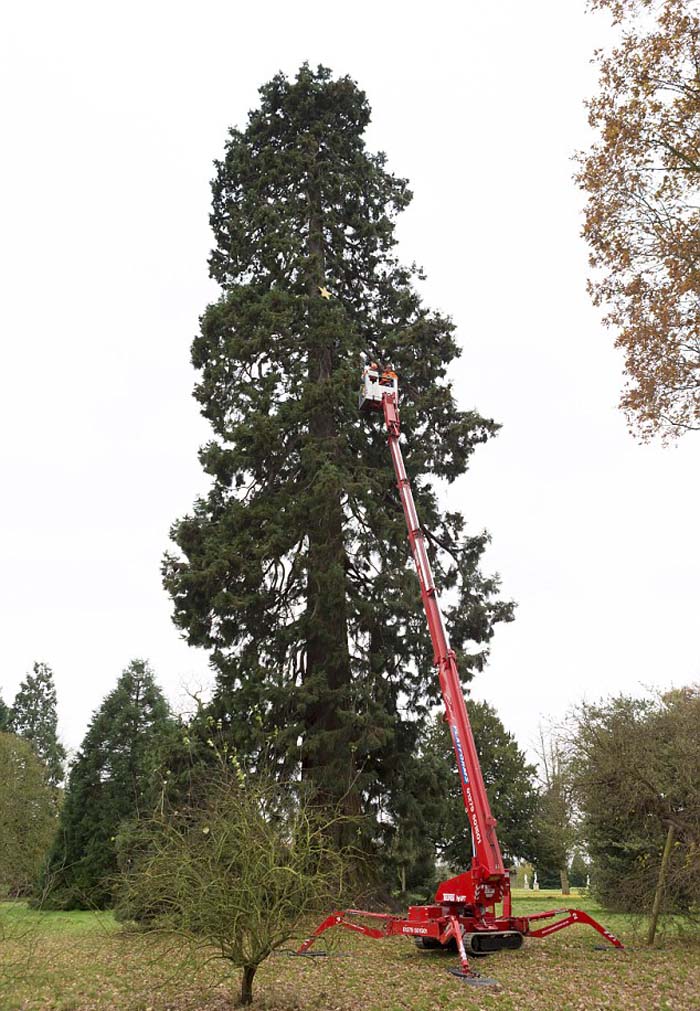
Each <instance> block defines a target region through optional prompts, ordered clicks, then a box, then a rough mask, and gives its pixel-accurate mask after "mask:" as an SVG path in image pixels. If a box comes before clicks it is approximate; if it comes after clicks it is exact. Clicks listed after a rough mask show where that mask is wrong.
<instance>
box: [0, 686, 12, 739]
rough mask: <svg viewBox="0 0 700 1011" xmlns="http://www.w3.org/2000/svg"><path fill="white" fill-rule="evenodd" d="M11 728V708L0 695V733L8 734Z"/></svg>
mask: <svg viewBox="0 0 700 1011" xmlns="http://www.w3.org/2000/svg"><path fill="white" fill-rule="evenodd" d="M9 726H10V707H9V706H8V705H6V704H5V700H4V699H3V697H2V695H0V733H2V732H6V731H7V730H8V728H9Z"/></svg>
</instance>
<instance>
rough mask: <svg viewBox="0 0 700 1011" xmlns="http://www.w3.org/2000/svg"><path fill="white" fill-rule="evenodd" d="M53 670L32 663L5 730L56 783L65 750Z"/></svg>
mask: <svg viewBox="0 0 700 1011" xmlns="http://www.w3.org/2000/svg"><path fill="white" fill-rule="evenodd" d="M56 702H57V700H56V686H55V684H54V680H53V671H52V670H51V668H50V667H49V665H48V664H46V663H35V664H34V668H33V673H32V674H28V675H27V677H26V678H25V680H24V681H23V682H22V684H21V685H20V686H19V691H18V692H17V694H16V696H15V700H14V703H13V705H12V709H11V711H10V721H9V727H8V729H9V730H10V731H11V732H12V733H13V734H17V736H18V737H23V738H24V740H25V741H29V743H30V744H31V745H32V747H33V748H34V750H35V752H36V753H37V755H38V756H39V758H40V759H41V761H42V762H43V763H44V764H45V766H46V768H47V770H48V776H49V782H50V783H51V784H52V785H53V786H57V785H58V784H59V783H60V782H61V781H62V780H63V776H64V762H65V760H66V751H65V748H64V747H63V745H62V744H61V742H60V741H59V739H58V713H57V711H56Z"/></svg>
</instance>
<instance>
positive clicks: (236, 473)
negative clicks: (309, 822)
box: [164, 65, 512, 811]
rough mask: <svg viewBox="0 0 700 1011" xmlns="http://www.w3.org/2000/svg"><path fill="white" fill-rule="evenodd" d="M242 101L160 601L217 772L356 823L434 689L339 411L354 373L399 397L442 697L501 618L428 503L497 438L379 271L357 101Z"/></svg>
mask: <svg viewBox="0 0 700 1011" xmlns="http://www.w3.org/2000/svg"><path fill="white" fill-rule="evenodd" d="M260 95H261V102H260V106H259V108H258V109H256V110H255V111H253V112H252V113H251V114H250V116H249V120H248V124H247V126H246V127H245V129H244V130H242V131H240V130H236V129H234V130H231V133H230V139H229V141H228V143H227V146H226V154H225V157H224V159H223V160H222V161H221V162H219V163H217V166H216V178H215V180H214V182H213V212H212V216H211V223H212V227H213V230H214V235H215V240H216V245H215V248H214V251H213V253H212V256H211V260H210V267H211V274H212V276H213V277H214V278H215V279H216V281H217V282H218V283H219V285H220V287H221V296H220V298H219V300H218V301H217V302H215V303H214V304H212V305H210V306H209V307H208V309H207V310H206V312H205V314H204V316H203V318H202V325H201V333H200V335H199V336H198V337H196V339H195V341H194V343H193V347H192V359H193V363H194V365H195V367H196V368H197V369H198V370H199V371H200V373H201V378H200V382H199V385H198V386H197V388H196V392H195V396H196V398H197V399H198V401H199V402H200V404H201V410H202V413H203V414H204V416H205V417H206V418H207V419H208V420H209V422H210V423H211V426H212V429H213V433H214V438H213V439H212V441H211V442H210V443H209V444H208V445H206V446H205V447H204V448H203V449H202V451H201V462H202V465H203V467H204V469H205V471H206V472H207V474H208V475H209V476H210V477H211V480H212V485H211V490H210V492H209V494H208V495H207V496H206V497H204V498H201V499H198V500H197V501H196V503H195V506H194V510H193V513H192V515H189V516H185V517H184V518H183V519H181V520H179V521H178V522H177V523H175V525H174V526H173V528H172V532H171V533H172V538H173V540H174V542H175V544H176V545H177V548H178V549H179V551H178V552H176V553H173V554H172V555H170V556H168V557H166V559H165V563H164V582H165V586H166V588H167V590H168V591H169V593H170V594H171V596H172V599H173V602H174V620H175V622H176V624H177V625H178V626H179V627H180V628H182V629H184V630H185V631H186V633H187V638H188V641H189V642H190V643H192V644H194V645H197V646H203V647H206V648H207V649H208V650H209V651H210V653H211V660H212V664H213V666H214V668H215V670H216V672H217V681H216V691H215V697H214V700H213V704H212V707H211V709H210V715H213V717H214V718H215V720H216V721H220V722H221V724H222V726H223V732H224V733H225V734H227V735H228V737H229V739H230V740H232V741H233V743H234V745H235V747H236V748H237V750H238V754H239V756H240V757H241V759H242V760H244V761H247V762H248V763H250V764H257V765H260V764H264V765H265V766H268V767H269V766H272V767H273V768H276V769H277V770H278V771H279V773H280V774H281V775H290V774H293V773H295V772H296V771H297V770H298V769H299V767H301V769H302V771H303V775H304V777H305V778H306V779H307V780H309V781H311V782H312V783H313V784H314V785H315V786H316V787H317V789H318V790H319V793H320V795H321V796H322V797H324V798H326V799H327V800H329V801H333V802H338V801H339V800H340V799H341V798H344V807H345V810H349V811H355V810H357V809H358V807H359V805H360V798H361V797H362V798H364V800H365V802H366V803H368V804H369V806H370V808H376V807H377V806H378V805H379V803H380V798H385V797H386V796H387V791H388V796H389V797H390V798H391V796H393V795H394V794H396V793H397V791H398V792H400V790H401V787H400V785H399V780H400V777H401V769H402V764H403V763H404V761H405V760H406V758H407V756H408V755H410V754H411V752H412V750H413V748H414V747H415V745H416V741H417V735H418V729H419V722H420V719H421V717H422V716H423V715H424V714H425V713H427V712H428V710H429V707H430V705H431V703H433V702H434V701H435V699H436V693H437V678H436V676H435V674H434V672H433V666H432V660H433V654H432V648H431V645H430V640H429V637H428V633H427V629H426V624H425V619H424V617H423V613H422V610H421V604H420V596H419V588H418V583H417V580H416V576H415V573H414V572H413V569H412V565H411V564H410V560H409V551H408V545H407V540H406V531H405V525H404V519H403V514H402V511H401V507H400V502H399V498H398V494H397V491H396V487H395V479H394V476H393V472H392V469H391V463H390V458H389V452H388V449H387V446H386V439H385V435H384V432H383V431H382V426H381V425H380V424H378V423H375V424H372V423H368V422H367V421H366V420H365V419H363V418H361V417H360V416H359V414H358V411H357V388H358V383H359V370H360V365H361V357H362V355H363V354H365V353H369V354H370V355H371V356H372V357H373V358H375V359H376V360H378V361H380V362H381V363H383V364H387V363H392V364H393V366H394V368H395V369H396V371H397V372H398V373H399V376H400V379H401V394H402V401H401V416H402V425H403V431H404V432H405V447H404V448H405V454H406V462H407V467H408V470H409V473H410V474H411V476H412V478H413V482H414V489H415V494H416V499H417V504H418V508H419V511H420V515H421V519H422V521H423V523H424V525H425V527H426V530H427V537H428V543H429V549H430V551H431V555H432V560H433V563H434V566H435V570H436V578H437V581H438V583H439V584H440V585H441V586H443V587H445V588H449V589H450V590H451V594H450V600H451V605H450V606H449V607H448V609H447V625H448V628H449V631H450V635H451V639H452V643H453V646H454V647H455V648H456V649H457V651H458V653H459V654H460V661H461V669H462V673H463V676H464V677H465V678H469V677H471V675H472V672H473V671H474V670H478V669H481V667H482V665H483V663H484V661H485V657H486V648H487V646H486V644H487V643H488V641H489V639H490V638H491V636H492V634H493V629H494V625H495V623H496V622H498V621H503V620H509V619H510V617H511V612H512V608H511V605H509V604H506V603H503V602H501V601H499V600H498V599H497V592H498V580H497V579H495V578H487V577H484V576H483V575H482V574H481V573H480V571H479V561H480V556H481V554H482V551H483V549H484V546H485V544H486V541H487V535H486V534H485V533H483V532H482V533H477V534H475V535H468V534H467V533H466V528H465V526H466V525H465V519H464V517H463V516H462V515H461V514H460V513H458V512H446V511H444V510H442V509H441V508H440V507H439V504H438V497H437V494H436V490H435V484H434V482H435V479H440V480H443V481H448V482H451V481H454V480H455V479H456V478H457V477H459V476H460V475H462V474H463V473H464V472H465V470H466V469H467V466H468V462H469V459H470V457H471V454H472V452H473V450H474V449H475V448H476V446H477V445H479V444H480V443H483V442H485V441H486V440H487V439H488V438H489V437H490V436H491V435H493V434H494V433H495V431H496V430H497V427H498V426H497V425H496V424H495V423H494V422H492V421H488V420H485V419H483V418H481V417H480V416H479V415H478V414H477V413H476V412H475V411H473V410H467V411H464V410H461V409H459V408H458V407H457V405H456V403H455V399H454V395H453V390H452V386H451V383H450V381H449V379H448V378H447V368H448V366H449V364H450V362H452V361H453V360H454V359H455V358H456V357H457V355H458V354H459V349H458V346H457V344H456V342H455V339H454V333H453V331H454V327H453V325H452V323H451V322H450V320H449V319H448V318H446V317H444V316H441V315H439V314H438V313H434V312H431V311H430V310H428V309H427V308H426V307H425V306H424V305H423V304H422V303H421V299H420V297H419V295H418V294H417V292H416V290H415V288H414V285H413V282H414V280H415V279H416V277H419V276H420V274H419V272H418V271H417V269H416V268H407V267H404V266H402V265H401V264H400V262H399V261H398V259H397V258H396V256H395V252H394V247H395V245H396V239H395V236H394V224H395V218H396V215H397V214H398V213H399V212H400V211H402V210H403V209H404V208H405V207H406V206H407V205H408V203H409V201H410V200H411V193H410V191H409V189H408V186H407V183H406V180H404V179H400V178H397V177H396V176H394V175H392V174H391V173H390V172H388V171H387V169H386V163H385V157H384V155H383V154H371V153H370V152H368V151H367V149H366V147H365V142H364V139H363V133H364V130H365V128H366V127H367V124H368V123H369V119H370V108H369V105H368V103H367V99H366V97H365V95H364V93H363V92H362V91H360V90H359V88H358V87H357V85H356V84H355V83H354V82H353V81H352V80H350V79H349V78H347V77H343V78H340V79H333V77H332V75H331V72H330V71H329V70H327V69H325V68H323V67H319V68H318V69H317V70H316V71H313V70H311V69H310V68H309V67H308V66H306V65H305V66H303V67H302V68H301V70H300V71H299V73H298V75H297V77H296V79H295V80H293V81H290V80H288V79H287V78H286V77H285V76H284V75H282V74H280V75H278V76H276V77H275V78H274V79H273V80H272V81H271V82H270V83H269V84H267V85H265V86H264V87H263V88H261V89H260ZM328 292H330V293H331V297H330V298H326V297H324V296H325V295H326V294H327V293H328ZM381 802H382V803H383V801H381Z"/></svg>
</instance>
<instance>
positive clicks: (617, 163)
mask: <svg viewBox="0 0 700 1011" xmlns="http://www.w3.org/2000/svg"><path fill="white" fill-rule="evenodd" d="M589 6H590V8H591V9H592V10H596V9H607V10H609V11H610V13H611V14H612V16H613V19H614V21H615V23H616V24H617V25H618V26H619V28H620V32H621V37H620V39H619V42H618V44H617V45H616V46H615V47H614V48H613V49H612V50H611V51H608V52H598V53H597V54H596V60H597V62H598V66H599V70H600V78H599V91H598V94H597V95H596V96H595V97H594V98H593V99H591V101H590V102H589V104H588V108H589V120H590V123H591V126H592V127H593V128H594V129H595V130H596V131H597V134H598V138H597V140H596V141H595V143H594V144H593V145H592V147H591V149H590V151H588V153H587V154H585V155H583V154H582V155H581V156H580V158H579V166H580V167H579V172H578V174H577V181H578V182H579V184H580V185H581V187H582V189H583V190H584V191H585V192H586V193H587V195H588V202H587V206H586V218H585V226H584V235H585V237H586V239H587V240H588V242H589V244H590V247H591V264H592V266H593V267H594V268H595V273H594V275H593V278H592V280H591V281H590V285H589V286H590V291H591V294H592V297H593V301H594V302H595V304H596V305H602V306H605V307H606V309H607V315H606V317H605V319H606V323H607V324H608V325H610V326H611V327H612V328H613V329H614V330H615V331H616V334H617V336H616V341H615V343H616V346H617V347H619V348H620V349H621V350H622V352H623V354H624V358H625V371H626V375H627V383H626V386H625V389H624V391H623V393H622V397H621V401H620V406H621V407H622V409H623V410H624V412H625V414H626V416H627V419H628V421H629V423H630V428H631V430H632V431H633V432H634V433H636V434H637V435H638V436H640V437H641V438H642V439H644V440H647V439H650V438H652V437H653V436H660V437H661V438H662V439H664V440H665V441H669V440H672V439H674V438H676V437H678V436H679V435H681V434H682V433H683V432H685V431H687V430H688V429H695V430H698V429H700V12H699V11H698V9H697V7H696V5H695V4H693V3H690V2H689V0H589Z"/></svg>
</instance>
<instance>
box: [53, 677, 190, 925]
mask: <svg viewBox="0 0 700 1011" xmlns="http://www.w3.org/2000/svg"><path fill="white" fill-rule="evenodd" d="M174 728H175V722H174V720H173V718H172V716H171V714H170V710H169V707H168V704H167V702H166V701H165V699H164V697H163V694H162V692H161V690H160V689H159V688H158V686H157V685H156V683H155V679H154V676H153V672H152V671H151V669H150V667H149V665H148V664H147V663H145V662H144V661H143V660H132V662H131V663H130V664H129V666H128V667H127V668H126V669H125V670H124V672H123V673H122V675H121V677H120V678H119V680H118V682H117V685H116V688H115V689H114V690H113V691H112V692H110V694H109V695H108V696H107V697H106V699H105V700H104V702H103V703H102V705H101V706H100V708H99V709H98V710H97V712H96V713H95V714H94V716H93V718H92V720H91V721H90V725H89V727H88V730H87V733H86V735H85V738H84V739H83V743H82V745H81V747H80V750H79V752H78V755H77V757H76V760H75V762H74V763H73V765H72V767H71V771H70V775H69V777H68V787H67V790H66V796H65V801H64V804H63V807H62V808H61V813H60V818H59V826H58V833H57V837H56V840H55V842H54V845H53V847H52V849H51V853H50V855H49V859H48V861H47V866H46V869H45V871H44V880H43V883H42V893H43V894H44V896H45V898H44V904H45V905H46V906H47V907H49V908H61V909H80V908H91V907H103V906H106V905H108V904H109V903H110V901H111V898H112V889H113V878H114V875H115V874H116V871H117V858H116V846H115V841H116V835H117V832H118V829H119V826H120V824H121V823H122V822H124V821H126V820H127V819H131V818H136V817H139V816H140V815H141V814H143V813H150V811H151V809H152V807H153V805H154V804H155V803H156V801H157V797H158V791H159V790H160V789H161V788H162V779H161V778H160V777H159V775H158V773H159V772H160V771H161V767H160V763H161V755H162V754H163V751H164V749H165V748H166V747H168V746H169V745H170V743H171V737H172V734H173V731H174Z"/></svg>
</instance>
